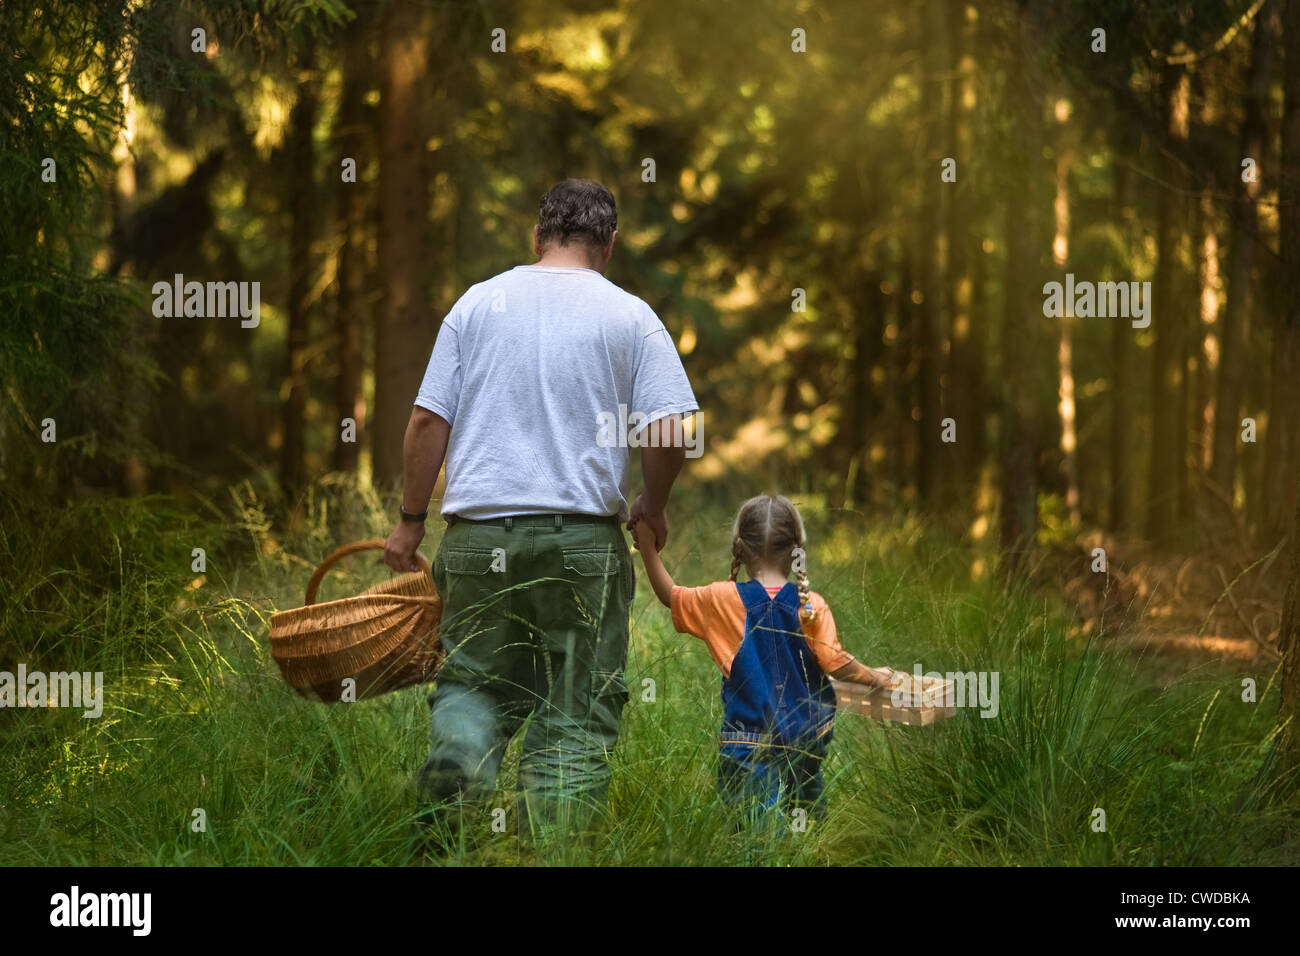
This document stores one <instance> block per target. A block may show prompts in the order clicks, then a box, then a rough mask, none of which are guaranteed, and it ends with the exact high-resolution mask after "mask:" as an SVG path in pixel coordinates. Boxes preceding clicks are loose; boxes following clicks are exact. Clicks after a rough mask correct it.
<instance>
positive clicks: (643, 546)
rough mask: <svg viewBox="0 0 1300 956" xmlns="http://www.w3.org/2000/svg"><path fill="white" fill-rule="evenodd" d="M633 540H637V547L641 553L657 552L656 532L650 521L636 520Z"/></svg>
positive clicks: (633, 524) (633, 525) (633, 528)
mask: <svg viewBox="0 0 1300 956" xmlns="http://www.w3.org/2000/svg"><path fill="white" fill-rule="evenodd" d="M632 540H633V541H634V542H636V549H637V550H638V551H640V552H641V554H643V555H645V554H655V553H656V550H655V544H656V541H655V533H654V530H653V529H652V528H651V527H650V524H649V522H646V521H635V522H633V523H632Z"/></svg>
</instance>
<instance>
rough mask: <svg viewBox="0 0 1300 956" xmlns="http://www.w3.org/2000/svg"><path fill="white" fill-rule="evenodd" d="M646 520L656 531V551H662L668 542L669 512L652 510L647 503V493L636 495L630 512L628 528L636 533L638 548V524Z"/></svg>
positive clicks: (638, 546) (651, 528)
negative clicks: (636, 531)
mask: <svg viewBox="0 0 1300 956" xmlns="http://www.w3.org/2000/svg"><path fill="white" fill-rule="evenodd" d="M642 521H644V522H645V523H646V525H647V526H648V527H649V528H650V530H651V531H653V532H654V536H655V551H662V550H663V549H664V545H666V544H667V543H668V513H667V512H665V511H658V512H654V511H650V510H648V508H647V506H646V503H645V495H644V494H639V495H637V496H636V501H634V502H632V507H631V509H630V511H629V514H628V519H627V530H628V531H632V532H633V533H634V537H636V538H637V549H638V550H640V536H639V535H636V534H635V530H636V527H637V525H638V524H639V523H640V522H642Z"/></svg>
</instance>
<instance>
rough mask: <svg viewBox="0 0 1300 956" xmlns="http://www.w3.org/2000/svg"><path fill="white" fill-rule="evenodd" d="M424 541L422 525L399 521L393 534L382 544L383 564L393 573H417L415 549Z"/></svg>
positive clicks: (418, 568) (417, 563)
mask: <svg viewBox="0 0 1300 956" xmlns="http://www.w3.org/2000/svg"><path fill="white" fill-rule="evenodd" d="M423 540H424V524H423V523H422V522H417V521H399V522H398V523H397V527H396V528H394V529H393V533H392V534H390V535H389V536H388V540H387V541H385V542H384V564H386V565H388V566H389V567H390V568H392V569H393V570H394V571H419V570H420V565H419V562H417V561H416V560H415V549H416V548H418V547H419V546H420V542H421V541H423Z"/></svg>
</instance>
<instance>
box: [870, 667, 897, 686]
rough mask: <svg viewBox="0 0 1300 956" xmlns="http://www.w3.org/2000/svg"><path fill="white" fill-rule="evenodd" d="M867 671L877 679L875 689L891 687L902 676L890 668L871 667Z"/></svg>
mask: <svg viewBox="0 0 1300 956" xmlns="http://www.w3.org/2000/svg"><path fill="white" fill-rule="evenodd" d="M868 670H870V671H871V673H873V674H875V675H876V677H877V678H879V683H877V684H876V686H877V687H893V686H895V685H896V684H898V683H899V681H901V680H902V679H903V675H902V674H900V673H898V671H896V670H894V669H893V668H892V667H871V668H868Z"/></svg>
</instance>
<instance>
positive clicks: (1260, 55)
mask: <svg viewBox="0 0 1300 956" xmlns="http://www.w3.org/2000/svg"><path fill="white" fill-rule="evenodd" d="M1275 9H1276V8H1275V7H1274V5H1273V4H1272V3H1271V2H1270V3H1265V4H1264V6H1263V7H1261V8H1260V11H1259V13H1258V14H1257V16H1256V18H1255V35H1254V40H1253V42H1252V44H1251V55H1250V66H1249V67H1248V68H1247V71H1246V98H1245V103H1244V107H1243V109H1244V113H1243V119H1242V124H1241V157H1242V158H1243V159H1245V158H1246V157H1250V158H1251V159H1254V160H1255V162H1256V163H1257V164H1258V165H1259V166H1260V167H1264V166H1265V164H1264V155H1263V154H1264V151H1265V149H1266V148H1267V147H1266V143H1267V140H1266V138H1265V137H1266V135H1267V130H1266V124H1265V111H1266V110H1267V108H1268V97H1269V81H1270V77H1271V74H1272V61H1273V51H1274V48H1275V47H1276V38H1275V29H1274V12H1275ZM1235 178H1236V183H1235V187H1234V188H1235V189H1236V191H1237V200H1236V202H1235V203H1234V207H1233V235H1232V248H1231V251H1230V252H1229V259H1228V305H1227V308H1226V309H1225V310H1224V315H1223V329H1222V331H1221V334H1220V336H1219V342H1220V356H1219V382H1218V394H1217V396H1216V398H1215V424H1214V448H1213V454H1212V458H1211V461H1210V475H1209V480H1210V482H1211V483H1212V484H1213V485H1214V486H1215V487H1216V488H1217V489H1218V490H1219V491H1220V492H1221V493H1222V494H1223V496H1224V497H1225V498H1226V499H1227V500H1228V501H1232V500H1234V498H1235V495H1234V487H1235V484H1236V482H1235V478H1236V472H1237V441H1238V439H1239V438H1240V435H1241V402H1242V396H1243V394H1244V392H1245V387H1246V373H1247V367H1248V365H1249V354H1248V350H1249V343H1250V320H1251V312H1252V311H1253V301H1252V298H1253V297H1252V284H1253V283H1254V269H1255V253H1256V243H1257V241H1258V240H1257V239H1256V235H1257V233H1258V232H1259V213H1258V206H1257V204H1258V201H1259V195H1260V184H1259V183H1258V182H1253V183H1250V182H1241V181H1240V176H1237V177H1235ZM1257 178H1258V177H1257ZM1216 497H1217V496H1216Z"/></svg>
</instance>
